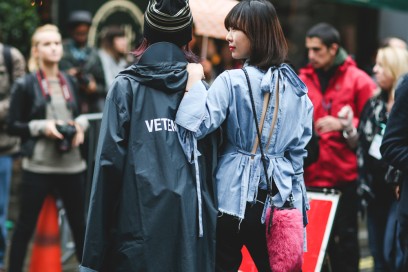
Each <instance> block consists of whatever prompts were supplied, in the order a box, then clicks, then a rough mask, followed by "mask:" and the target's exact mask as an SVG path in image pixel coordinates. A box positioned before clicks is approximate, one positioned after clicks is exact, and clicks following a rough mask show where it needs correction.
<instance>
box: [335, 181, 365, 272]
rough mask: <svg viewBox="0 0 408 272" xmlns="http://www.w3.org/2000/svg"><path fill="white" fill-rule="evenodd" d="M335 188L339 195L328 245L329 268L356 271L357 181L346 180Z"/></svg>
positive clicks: (347, 271)
mask: <svg viewBox="0 0 408 272" xmlns="http://www.w3.org/2000/svg"><path fill="white" fill-rule="evenodd" d="M336 189H338V190H340V192H341V196H340V200H339V204H338V206H337V212H336V216H335V219H334V223H333V228H332V233H331V238H330V241H329V245H328V254H329V257H330V263H331V268H332V271H333V272H336V271H339V272H357V271H358V265H359V260H360V249H359V245H358V222H357V213H358V196H357V183H356V182H347V183H345V184H344V185H343V186H341V187H338V188H336Z"/></svg>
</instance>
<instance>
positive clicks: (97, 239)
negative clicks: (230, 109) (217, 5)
mask: <svg viewBox="0 0 408 272" xmlns="http://www.w3.org/2000/svg"><path fill="white" fill-rule="evenodd" d="M191 23H192V16H191V12H190V9H189V6H188V2H187V1H186V0H167V1H166V0H162V1H160V0H151V1H150V3H149V5H148V7H147V10H146V13H145V24H144V26H145V29H144V36H145V40H144V42H143V43H142V45H141V46H140V47H139V49H138V50H137V51H136V55H138V53H141V52H143V54H141V56H140V59H139V61H138V63H137V64H134V65H132V66H131V67H129V68H128V69H126V70H124V71H122V72H121V73H119V75H118V76H117V77H116V79H115V81H114V82H113V84H112V86H111V88H110V90H109V92H108V95H107V98H106V104H105V108H104V112H103V118H102V124H101V130H100V135H99V142H98V148H97V154H96V165H95V169H94V178H93V185H92V191H91V197H90V207H89V213H88V220H87V230H86V236H85V244H84V253H83V258H82V263H81V266H80V271H81V272H90V271H109V272H112V271H126V272H131V271H154V272H157V271H177V272H179V271H188V272H190V271H203V272H204V271H205V272H207V271H213V270H214V269H215V224H216V217H217V207H216V200H215V199H216V197H215V191H214V187H215V186H213V183H212V174H213V171H214V167H215V165H216V161H215V160H216V159H215V158H216V152H215V150H216V148H217V146H216V144H214V143H215V142H214V141H215V137H214V135H212V136H211V137H210V138H206V139H204V142H201V143H199V144H198V145H199V146H198V147H199V150H200V152H201V155H202V156H201V157H200V160H199V165H200V169H199V171H196V169H194V164H190V163H189V162H188V160H187V159H186V157H185V155H184V153H183V149H182V148H181V146H180V144H179V141H178V135H177V126H176V124H175V122H174V119H175V115H176V111H177V108H178V106H179V103H180V101H181V99H182V98H183V95H184V92H185V89H186V83H187V79H188V73H187V70H186V67H187V63H188V61H191V60H192V59H193V57H195V56H194V55H193V54H192V53H191V52H190V51H189V50H188V47H186V46H185V45H187V44H188V42H189V41H190V39H191V35H192V32H191ZM202 147H205V148H202ZM197 170H198V169H197ZM196 173H199V174H197V175H196Z"/></svg>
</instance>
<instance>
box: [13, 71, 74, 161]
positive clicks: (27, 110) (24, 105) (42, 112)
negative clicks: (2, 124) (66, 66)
mask: <svg viewBox="0 0 408 272" xmlns="http://www.w3.org/2000/svg"><path fill="white" fill-rule="evenodd" d="M63 77H64V78H65V81H66V82H67V84H68V88H69V90H70V93H71V95H72V97H73V99H72V100H71V101H69V102H68V105H67V106H68V107H69V108H70V109H71V110H72V114H73V116H74V117H77V116H78V115H79V114H80V112H79V107H78V105H79V101H78V93H77V90H78V85H77V83H76V81H75V79H73V78H72V77H70V76H68V75H66V74H64V73H63ZM46 108H47V100H46V98H45V97H44V95H43V93H42V91H41V88H40V83H39V82H38V79H37V76H36V73H35V72H33V73H30V74H27V75H25V76H24V77H21V78H19V79H17V80H16V81H15V82H14V84H13V87H12V89H11V100H10V109H9V114H8V119H7V125H8V126H7V127H8V131H7V132H8V133H9V134H10V135H15V136H20V137H21V152H22V154H23V155H25V156H31V154H32V152H33V149H34V145H35V143H36V141H37V139H38V137H33V136H31V134H30V129H29V127H28V123H29V122H30V121H31V120H38V119H45V118H46Z"/></svg>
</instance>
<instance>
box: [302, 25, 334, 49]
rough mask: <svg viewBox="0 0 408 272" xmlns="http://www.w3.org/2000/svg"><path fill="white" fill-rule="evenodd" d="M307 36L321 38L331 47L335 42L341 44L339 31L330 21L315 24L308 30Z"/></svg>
mask: <svg viewBox="0 0 408 272" xmlns="http://www.w3.org/2000/svg"><path fill="white" fill-rule="evenodd" d="M306 37H307V38H319V39H320V40H321V41H322V43H324V45H326V46H327V47H330V46H331V45H332V44H334V43H336V44H338V45H340V34H339V32H338V31H337V29H335V28H334V27H333V26H332V25H330V24H328V23H318V24H317V25H314V26H313V27H311V28H310V29H309V30H308V31H307V33H306Z"/></svg>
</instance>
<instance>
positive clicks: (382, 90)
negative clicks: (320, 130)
mask: <svg viewBox="0 0 408 272" xmlns="http://www.w3.org/2000/svg"><path fill="white" fill-rule="evenodd" d="M373 72H374V75H375V78H376V81H377V85H378V90H377V93H376V94H375V95H374V96H373V97H372V98H371V99H370V100H368V101H367V103H366V104H365V106H364V109H363V111H362V113H361V116H360V123H359V126H358V128H357V133H356V134H355V143H356V145H357V158H358V160H357V162H358V174H359V175H358V182H359V189H358V190H359V195H360V200H361V203H362V205H363V207H364V208H366V212H367V227H368V239H369V246H370V250H371V254H372V256H373V258H374V265H375V271H396V269H397V268H398V266H399V265H400V264H399V263H400V261H399V260H398V256H400V255H399V254H400V253H399V254H398V251H399V250H400V249H395V248H393V249H392V250H396V252H395V251H394V253H393V254H395V255H394V256H391V255H392V254H389V253H390V250H389V249H387V245H388V242H392V243H393V242H394V241H395V240H393V239H394V238H395V237H391V238H389V235H391V236H392V235H394V234H395V233H394V231H390V230H389V228H388V227H387V224H392V223H393V222H394V226H395V219H392V218H391V217H389V216H390V215H395V214H394V213H395V211H396V197H395V193H394V188H393V186H391V185H390V184H387V183H386V181H385V174H386V172H387V169H388V164H387V163H386V162H385V161H384V160H383V159H382V157H381V154H380V150H379V147H380V145H381V141H382V137H383V134H384V130H385V127H386V125H387V120H388V115H389V112H390V111H391V108H392V106H393V104H394V92H395V88H396V86H397V84H398V82H399V78H400V77H401V76H402V75H403V74H405V73H408V51H407V50H405V49H402V48H397V47H384V48H380V49H379V50H378V53H377V57H376V64H375V66H374V68H373ZM349 113H350V111H348V110H347V108H344V109H343V110H342V111H341V112H340V113H339V114H340V115H344V117H346V116H347V117H348V118H345V120H344V121H345V122H347V121H346V119H348V120H349V124H351V121H350V120H351V119H352V116H350V114H349ZM350 118H351V119H350Z"/></svg>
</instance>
